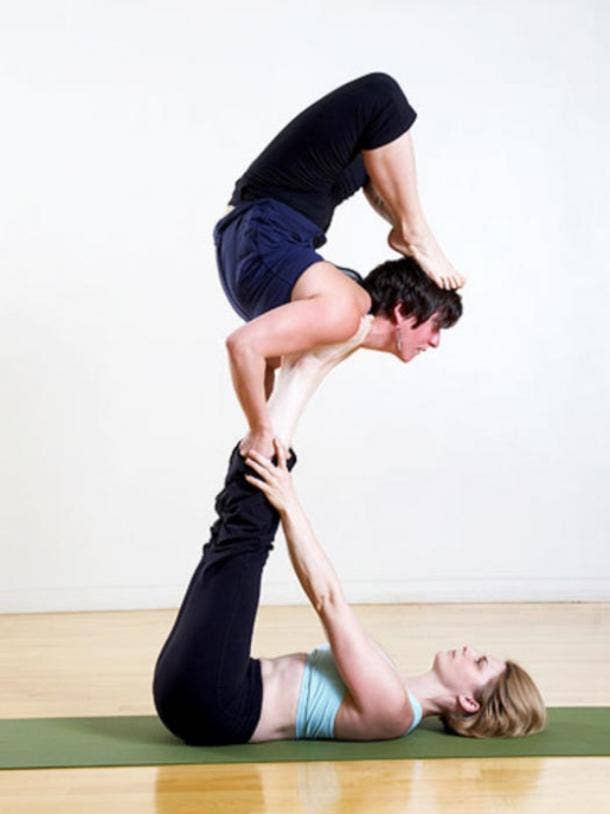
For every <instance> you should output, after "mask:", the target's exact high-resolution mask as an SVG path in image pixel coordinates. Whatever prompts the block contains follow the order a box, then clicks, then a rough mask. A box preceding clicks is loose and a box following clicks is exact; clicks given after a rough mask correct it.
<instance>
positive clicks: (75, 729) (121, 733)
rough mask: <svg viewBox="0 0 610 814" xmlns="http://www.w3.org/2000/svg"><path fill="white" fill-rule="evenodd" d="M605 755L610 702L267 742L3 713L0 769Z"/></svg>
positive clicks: (137, 723) (143, 720)
mask: <svg viewBox="0 0 610 814" xmlns="http://www.w3.org/2000/svg"><path fill="white" fill-rule="evenodd" d="M559 755H588V756H590V755H610V707H554V708H551V709H550V710H549V725H548V728H547V729H546V730H545V731H544V732H540V733H539V734H537V735H530V736H529V737H527V738H506V739H503V738H493V739H485V740H475V739H473V738H461V737H458V736H456V735H448V734H445V733H444V732H443V730H442V727H441V725H440V722H439V720H438V718H428V719H426V720H425V721H424V722H423V724H422V725H421V726H420V727H419V728H418V729H416V730H415V732H413V733H412V734H410V735H408V736H407V737H403V738H398V739H396V740H391V741H369V742H366V743H363V742H354V741H349V742H348V741H268V742H266V743H253V744H245V745H239V746H215V747H208V746H205V747H204V746H185V745H184V744H183V743H182V741H179V740H177V739H176V738H174V737H173V736H172V735H171V734H170V733H169V732H168V731H167V730H166V729H165V728H164V727H163V725H162V724H161V722H160V721H159V719H158V718H156V717H154V716H119V717H96V718H25V719H0V768H3V769H31V768H48V767H62V766H157V765H161V764H177V763H261V762H282V761H307V760H400V759H402V760H405V759H406V760H410V759H416V758H450V757H453V758H455V757H457V758H466V757H478V758H482V757H526V756H541V757H546V756H559Z"/></svg>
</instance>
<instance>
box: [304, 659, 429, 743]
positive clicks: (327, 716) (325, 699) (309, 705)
mask: <svg viewBox="0 0 610 814" xmlns="http://www.w3.org/2000/svg"><path fill="white" fill-rule="evenodd" d="M346 692H347V688H346V686H345V684H344V683H343V679H342V678H341V676H340V675H339V672H338V671H337V667H336V666H335V660H334V658H333V654H332V650H331V649H330V645H329V644H323V645H320V646H319V647H316V648H315V649H314V650H312V651H311V653H310V654H309V655H308V656H307V662H306V663H305V670H304V672H303V678H302V680H301V689H300V690H299V701H298V704H297V717H296V733H295V738H296V739H298V740H300V739H303V738H333V737H334V734H333V732H334V727H335V718H336V717H337V712H338V711H339V707H340V706H341V702H342V701H343V698H344V697H345V693H346ZM407 694H408V696H409V701H410V702H411V707H412V709H413V723H412V724H411V726H410V727H409V728H408V730H407V731H406V732H405V733H404V734H405V735H408V734H409V732H412V731H413V730H414V729H415V727H416V726H418V724H419V723H420V721H421V719H422V708H421V704H420V703H419V701H418V700H417V698H416V697H415V696H414V695H413V693H412V692H411V691H410V690H408V689H407Z"/></svg>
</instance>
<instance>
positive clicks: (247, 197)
mask: <svg viewBox="0 0 610 814" xmlns="http://www.w3.org/2000/svg"><path fill="white" fill-rule="evenodd" d="M416 115H417V114H416V113H415V111H414V110H413V108H412V107H411V105H410V104H409V102H408V101H407V98H406V97H405V95H404V93H403V92H402V90H401V88H400V85H399V84H398V83H397V82H396V80H394V79H393V78H392V77H391V76H388V74H385V73H371V74H367V75H366V76H362V77H360V78H359V79H354V80H353V81H352V82H348V83H347V84H346V85H341V87H339V88H337V89H336V90H333V91H331V93H329V94H327V95H326V96H324V97H322V99H320V100H318V101H317V102H314V104H313V105H311V106H310V107H308V108H307V109H306V110H304V111H303V112H302V113H300V114H299V115H298V116H297V117H296V118H295V119H293V120H292V121H291V122H290V123H289V124H288V125H286V127H285V128H284V129H283V130H282V131H281V132H280V133H279V134H278V135H277V136H276V137H275V138H274V139H273V141H272V142H271V143H270V144H269V146H268V147H266V149H265V150H264V151H263V152H262V153H261V154H260V155H259V157H258V158H257V159H256V160H255V161H254V162H253V163H252V164H251V165H250V166H249V167H248V169H247V170H246V172H245V173H244V174H243V175H242V177H241V178H240V179H239V180H238V181H237V183H236V184H235V189H234V191H233V195H232V197H231V201H230V203H231V204H233V205H236V204H238V203H240V202H242V201H252V200H256V199H257V198H275V199H276V200H278V201H282V202H283V203H285V204H287V205H288V206H291V207H292V208H293V209H296V210H297V211H298V212H301V213H302V214H303V215H305V216H306V217H308V218H309V219H310V220H312V221H313V222H314V223H315V224H317V225H318V226H319V227H320V228H321V229H322V231H324V232H326V230H327V229H328V227H329V225H330V222H331V219H332V216H333V212H334V209H335V207H336V206H337V205H338V204H340V203H341V201H344V200H345V199H346V198H349V197H350V195H353V194H354V192H356V190H358V189H360V188H361V187H363V186H364V185H365V184H366V182H367V180H368V176H367V174H366V170H365V169H364V163H363V161H362V155H361V153H360V150H372V149H374V148H375V147H381V146H382V145H384V144H388V143H389V142H391V141H394V139H396V138H398V136H400V135H402V134H403V133H404V132H405V131H406V130H408V129H409V127H411V125H412V124H413V122H414V121H415V118H416Z"/></svg>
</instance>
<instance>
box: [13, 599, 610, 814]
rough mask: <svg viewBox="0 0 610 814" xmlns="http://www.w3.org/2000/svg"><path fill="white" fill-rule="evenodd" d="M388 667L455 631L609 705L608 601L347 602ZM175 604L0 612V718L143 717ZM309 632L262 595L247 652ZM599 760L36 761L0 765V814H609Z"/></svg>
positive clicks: (550, 688)
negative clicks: (88, 764) (54, 764)
mask: <svg viewBox="0 0 610 814" xmlns="http://www.w3.org/2000/svg"><path fill="white" fill-rule="evenodd" d="M357 610H358V613H359V615H360V617H361V619H362V621H363V622H364V624H365V625H366V627H367V629H368V630H369V631H370V632H371V634H372V635H373V636H374V637H375V638H376V639H377V640H378V641H379V642H380V643H381V644H382V645H383V646H384V647H385V648H386V649H387V650H388V651H389V653H390V654H391V656H392V657H393V658H394V660H395V661H396V662H397V664H398V665H399V667H400V669H401V670H405V671H406V672H407V673H409V672H411V673H417V672H420V671H423V670H425V669H427V668H428V666H429V664H430V661H431V658H432V655H433V653H434V652H435V650H437V649H441V648H443V649H446V648H448V647H452V646H456V645H460V644H464V643H469V644H472V645H474V646H475V647H477V648H480V649H482V650H484V651H490V652H492V653H493V654H494V655H497V656H500V657H503V658H507V657H510V658H513V659H515V660H517V661H519V662H521V663H522V664H523V666H525V667H526V668H528V669H529V670H530V671H531V672H532V674H533V675H534V677H535V678H536V680H537V681H538V683H539V685H540V687H541V689H542V692H543V695H544V696H545V698H546V700H547V703H548V704H549V705H570V706H578V705H610V678H609V676H610V605H603V604H555V605H552V604H545V605H524V604H519V605H362V606H359V607H358V608H357ZM174 616H175V611H133V612H112V613H72V614H31V615H22V616H17V615H5V616H0V641H1V642H2V646H1V648H0V716H3V717H9V718H11V717H39V716H72V715H149V714H154V709H153V706H152V700H151V696H150V683H151V675H152V669H153V665H154V661H155V658H156V655H157V652H158V651H159V649H160V647H161V644H162V643H163V641H164V639H165V636H166V634H167V632H168V630H169V628H170V626H171V623H172V621H173V619H174ZM322 641H324V636H323V633H322V629H321V627H320V625H319V623H318V621H317V618H316V617H315V614H314V613H313V611H311V610H310V609H309V608H307V607H264V608H261V611H260V613H259V619H258V622H257V631H256V636H255V641H254V648H253V652H254V655H258V656H263V655H264V656H275V655H279V654H280V653H287V652H293V651H294V650H307V649H310V648H311V647H313V646H314V645H315V644H318V643H320V642H322ZM609 799H610V758H516V759H514V758H513V759H496V758H493V759H486V760H474V759H468V760H417V761H402V760H401V761H367V762H361V761H358V762H353V763H350V762H337V763H331V762H315V763H280V764H273V763H262V764H251V765H244V764H241V765H221V766H161V767H154V766H153V767H117V768H100V769H45V770H28V771H21V770H19V771H17V770H12V771H11V770H9V771H4V772H1V773H0V812H2V814H5V812H6V814H8V813H9V812H10V814H26V812H27V814H34V813H36V814H38V812H41V813H42V812H44V814H54V813H55V812H58V813H59V812H61V814H73V813H74V814H76V812H79V813H80V812H87V814H95V812H112V814H122V812H129V814H140V812H154V813H155V814H178V812H180V814H183V813H184V814H186V812H198V813H199V812H219V813H220V812H223V814H224V812H228V811H230V812H231V814H241V812H249V813H251V812H282V814H285V813H288V814H289V813H290V812H295V813H296V812H308V813H309V812H325V814H331V812H344V811H345V812H350V814H357V813H358V812H362V814H364V812H367V814H369V812H371V814H377V812H380V813H381V812H388V813H389V812H405V813H407V812H408V813H409V814H411V813H412V812H417V814H427V813H428V812H443V813H444V814H445V813H446V812H451V814H457V813H458V812H464V813H465V814H466V813H467V814H478V812H524V813H527V814H529V812H532V814H544V813H545V812H553V814H561V813H562V812H569V813H570V814H581V812H582V814H584V813H585V812H586V814H597V812H599V813H600V814H601V812H604V813H605V812H608V811H610V802H609Z"/></svg>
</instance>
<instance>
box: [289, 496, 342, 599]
mask: <svg viewBox="0 0 610 814" xmlns="http://www.w3.org/2000/svg"><path fill="white" fill-rule="evenodd" d="M280 517H281V520H282V528H283V530H284V535H285V537H286V543H287V544H288V553H289V555H290V560H291V562H292V565H293V568H294V570H295V573H296V575H297V577H298V580H299V582H300V583H301V586H302V588H303V590H304V591H305V593H306V594H307V596H308V597H309V600H310V602H311V604H312V605H313V607H314V608H315V610H316V611H318V612H320V610H321V609H322V608H323V607H324V605H325V604H326V603H327V602H329V601H331V600H336V599H339V598H341V597H342V596H343V592H342V590H341V585H340V583H339V579H338V577H337V574H336V572H335V569H334V568H333V565H332V563H331V562H330V560H329V559H328V557H327V556H326V554H325V552H324V549H323V548H322V547H321V545H320V544H319V543H318V541H317V540H316V537H315V534H314V532H313V529H312V528H311V525H310V523H309V520H308V519H307V516H306V515H305V512H304V511H303V509H302V508H301V506H300V504H299V503H298V502H295V503H293V504H291V505H290V506H289V507H288V508H287V509H285V510H284V511H282V512H280Z"/></svg>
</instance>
